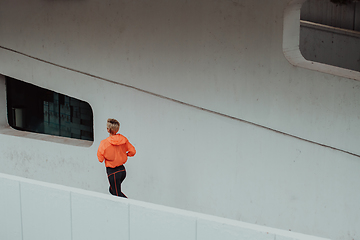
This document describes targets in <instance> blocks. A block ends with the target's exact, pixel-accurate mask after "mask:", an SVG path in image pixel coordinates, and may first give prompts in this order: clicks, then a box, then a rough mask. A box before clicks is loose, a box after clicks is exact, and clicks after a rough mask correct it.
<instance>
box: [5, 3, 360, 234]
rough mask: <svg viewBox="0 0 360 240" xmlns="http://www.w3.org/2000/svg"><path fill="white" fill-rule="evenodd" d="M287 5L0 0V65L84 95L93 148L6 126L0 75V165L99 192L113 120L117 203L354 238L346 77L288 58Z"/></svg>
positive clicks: (354, 85)
mask: <svg viewBox="0 0 360 240" xmlns="http://www.w3.org/2000/svg"><path fill="white" fill-rule="evenodd" d="M301 2H303V1H290V0H277V1H268V0H242V1H239V0H223V1H218V0H216V1H215V0H194V1H186V0H179V1H165V0H153V1H145V0H140V1H127V0H121V1H113V0H102V1H99V0H87V1H81V0H76V1H44V0H34V1H26V0H18V1H13V0H2V1H1V2H0V73H1V74H2V75H5V76H11V77H13V78H16V79H19V80H22V81H25V82H29V83H32V84H35V85H37V86H40V87H43V88H47V89H50V90H53V91H56V92H59V93H62V94H65V95H67V96H70V97H74V98H77V99H80V100H83V101H86V102H88V103H89V104H90V105H91V107H92V110H93V113H94V142H93V144H92V145H91V146H88V147H82V146H75V145H76V141H75V142H74V141H69V140H67V139H60V140H59V139H57V138H52V137H49V136H42V135H40V136H38V135H33V134H27V133H14V131H12V130H11V129H9V127H8V126H7V120H6V108H5V107H4V106H6V99H5V84H4V81H0V97H1V99H0V104H1V105H0V106H1V108H0V118H1V119H0V125H1V129H0V132H1V133H4V134H0V142H1V144H0V152H1V157H0V162H1V170H0V171H1V172H3V173H7V174H12V175H16V176H22V177H26V178H30V179H36V180H41V181H45V182H49V183H56V184H62V185H66V186H71V187H76V188H81V189H85V190H92V191H96V192H100V193H107V189H108V183H107V178H106V173H105V169H104V166H103V165H102V164H100V163H98V161H97V158H96V151H97V147H98V145H99V143H100V141H101V140H102V139H104V138H105V137H107V132H106V129H105V124H106V119H107V118H109V117H112V118H117V119H118V120H119V121H120V123H121V128H120V132H121V133H123V134H124V135H125V136H126V137H128V139H129V140H130V142H131V143H133V145H134V146H135V147H136V149H137V155H136V156H135V157H134V158H131V159H129V161H128V162H127V163H126V165H125V166H126V168H127V172H128V175H127V178H126V180H125V181H124V184H123V189H124V193H125V194H126V195H128V196H129V197H130V198H131V199H136V200H141V201H145V202H149V203H156V204H161V205H165V206H170V207H176V208H180V209H185V210H190V211H196V212H200V213H206V214H211V215H216V216H219V217H225V218H229V219H234V220H240V221H243V222H247V223H253V224H258V225H262V226H269V227H274V228H279V229H284V230H286V231H288V230H291V231H295V232H300V233H304V234H308V235H314V236H319V237H324V238H331V239H338V240H340V239H346V240H351V239H357V238H359V237H360V229H359V228H358V226H359V225H360V219H359V217H358V216H359V215H360V207H359V204H358V203H359V202H360V192H359V191H356V189H358V182H359V181H360V175H359V174H358V173H359V171H360V161H359V159H360V158H359V156H360V148H359V147H358V145H359V144H358V143H359V141H360V121H359V120H360V110H359V102H360V82H359V81H356V80H354V79H357V78H358V77H359V73H358V72H351V74H350V75H351V76H354V78H351V77H344V76H345V75H346V74H348V73H349V72H348V71H349V70H343V69H342V70H341V71H340V72H342V73H344V71H345V73H346V74H345V75H344V74H340V75H339V74H337V73H338V72H339V71H338V70H336V71H334V72H331V73H326V71H328V68H325V70H324V69H322V70H323V71H318V70H317V69H308V68H305V67H307V66H305V67H303V66H302V65H301V64H300V65H299V66H294V65H292V64H291V63H290V62H289V61H288V59H287V58H286V57H285V55H284V47H285V48H286V47H290V50H291V49H292V48H294V49H296V46H295V47H294V44H295V45H296V41H297V40H296V39H297V38H296V37H297V36H298V35H299V34H298V32H297V30H296V29H297V28H300V25H299V22H298V20H297V21H296V15H295V16H292V15H291V14H293V13H294V14H296V7H293V5H291V4H295V5H296V4H300V5H301ZM289 4H290V5H289ZM289 6H290V9H292V8H291V7H293V8H294V9H295V10H294V9H293V11H292V10H289ZM286 9H288V10H286ZM285 13H286V14H287V15H285ZM289 14H290V16H289ZM289 19H290V20H291V21H293V22H291V21H290V22H288V21H287V20H289ZM289 29H290V30H293V31H294V32H295V33H294V35H291V33H290V34H289V35H286V34H285V35H284V31H285V30H289ZM285 32H286V31H285ZM290 32H291V31H290ZM287 33H288V32H287ZM286 36H290V37H289V38H286ZM291 37H293V38H294V39H292V38H291ZM288 50H289V49H288ZM297 50H298V49H297ZM290 52H291V51H290ZM290 55H291V54H290ZM294 56H295V57H296V54H295V55H293V57H294ZM287 57H288V56H287ZM307 64H308V65H309V63H307ZM305 65H306V64H305ZM310 65H311V64H310ZM314 66H315V68H316V67H317V66H318V65H316V64H315V65H314ZM346 76H348V75H346ZM2 79H3V78H2ZM54 139H55V140H54ZM59 142H61V143H59ZM80 145H81V144H80ZM24 230H25V231H26V229H24Z"/></svg>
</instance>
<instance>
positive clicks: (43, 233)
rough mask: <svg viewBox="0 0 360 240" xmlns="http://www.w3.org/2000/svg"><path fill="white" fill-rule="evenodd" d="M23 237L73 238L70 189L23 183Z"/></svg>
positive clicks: (28, 238)
mask: <svg viewBox="0 0 360 240" xmlns="http://www.w3.org/2000/svg"><path fill="white" fill-rule="evenodd" d="M20 188H21V205H22V219H23V240H34V239H51V240H57V239H59V240H64V239H71V215H70V192H68V191H63V190H59V189H55V188H51V187H46V186H42V185H35V184H30V183H21V185H20Z"/></svg>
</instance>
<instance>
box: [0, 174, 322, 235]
mask: <svg viewBox="0 0 360 240" xmlns="http://www.w3.org/2000/svg"><path fill="white" fill-rule="evenodd" d="M0 192H1V195H0V239H2V240H17V239H19V240H20V239H24V240H26V239H36V240H40V239H41V240H45V239H46V240H47V239H49V240H56V239H61V240H64V239H71V240H78V239H86V240H92V239H101V240H106V239H111V240H114V239H121V240H130V239H131V240H143V239H146V240H151V239H154V240H177V239H179V240H180V239H181V240H212V239H216V240H218V239H221V240H230V239H231V240H233V239H234V240H235V239H244V240H245V239H246V240H252V239H254V240H270V239H271V240H294V239H298V240H321V239H323V238H318V237H314V236H308V235H304V234H300V233H295V232H289V231H284V230H278V229H274V228H269V227H263V226H258V225H254V224H248V223H243V222H239V221H234V220H229V219H224V218H219V217H214V216H209V215H205V214H199V213H194V212H189V211H184V210H179V209H175V208H169V207H164V206H160V205H155V204H150V203H144V202H139V201H135V200H131V199H122V198H117V197H113V196H111V195H107V194H101V193H96V192H90V191H85V190H81V189H75V188H70V187H65V186H60V185H55V184H50V183H45V182H39V181H35V180H30V179H26V178H20V177H15V176H11V175H6V174H1V173H0ZM323 240H324V239H323Z"/></svg>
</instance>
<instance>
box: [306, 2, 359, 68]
mask: <svg viewBox="0 0 360 240" xmlns="http://www.w3.org/2000/svg"><path fill="white" fill-rule="evenodd" d="M299 48H300V52H301V54H302V56H303V57H304V58H305V59H306V60H309V61H313V62H319V63H323V64H328V65H332V66H336V67H341V68H345V69H349V70H353V71H358V72H360V54H359V53H360V2H359V1H353V0H307V1H305V2H304V3H303V4H302V7H301V11H300V43H299Z"/></svg>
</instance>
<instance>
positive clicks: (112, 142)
mask: <svg viewBox="0 0 360 240" xmlns="http://www.w3.org/2000/svg"><path fill="white" fill-rule="evenodd" d="M135 153H136V150H135V147H134V146H133V145H132V144H131V143H130V142H129V140H128V139H127V138H126V137H124V136H123V135H121V134H116V135H113V136H110V137H108V138H106V139H104V140H102V141H101V142H100V146H99V148H98V151H97V157H98V159H99V162H103V161H104V160H105V166H106V167H111V168H115V167H118V166H121V165H123V164H124V163H126V161H127V157H128V156H129V157H132V156H134V155H135Z"/></svg>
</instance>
